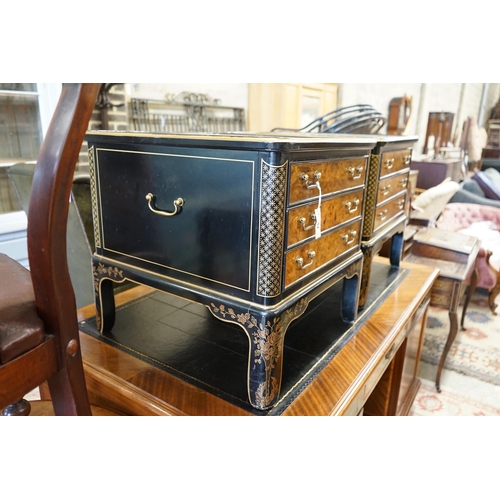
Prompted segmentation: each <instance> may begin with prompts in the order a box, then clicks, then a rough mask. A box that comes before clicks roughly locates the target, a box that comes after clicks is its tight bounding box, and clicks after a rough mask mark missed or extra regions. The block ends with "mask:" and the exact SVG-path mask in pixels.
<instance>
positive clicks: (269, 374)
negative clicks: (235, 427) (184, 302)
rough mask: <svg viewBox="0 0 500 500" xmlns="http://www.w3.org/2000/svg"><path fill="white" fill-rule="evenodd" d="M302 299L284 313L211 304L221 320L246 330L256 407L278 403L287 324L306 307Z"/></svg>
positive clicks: (252, 398) (250, 388)
mask: <svg viewBox="0 0 500 500" xmlns="http://www.w3.org/2000/svg"><path fill="white" fill-rule="evenodd" d="M307 304H308V301H307V299H306V298H302V299H301V300H299V301H298V302H296V303H295V304H294V305H292V306H291V307H290V308H288V309H286V310H285V311H283V312H282V313H281V314H276V313H273V312H269V313H262V312H257V311H255V310H252V309H251V308H250V309H248V310H241V311H239V310H238V309H236V308H234V307H231V306H228V305H215V304H214V303H211V304H210V305H209V306H207V307H208V309H209V310H210V312H211V313H212V314H213V315H214V316H215V317H216V318H218V319H221V320H222V321H226V322H229V323H234V324H236V325H238V326H240V327H241V328H243V330H244V331H245V333H246V334H247V336H248V342H249V346H250V349H249V360H248V378H247V388H248V397H249V400H250V403H251V404H252V406H253V407H254V408H257V409H259V410H265V409H267V408H271V407H272V406H274V405H275V404H276V403H277V402H278V398H279V394H280V389H281V375H282V368H283V349H284V343H285V333H286V331H287V329H288V325H289V324H290V323H291V322H292V321H293V320H294V319H296V318H298V317H299V316H301V315H302V314H303V313H304V312H305V310H306V309H307Z"/></svg>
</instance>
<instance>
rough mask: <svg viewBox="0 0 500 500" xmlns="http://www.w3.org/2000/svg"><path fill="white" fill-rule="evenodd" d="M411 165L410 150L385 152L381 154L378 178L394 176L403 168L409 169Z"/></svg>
mask: <svg viewBox="0 0 500 500" xmlns="http://www.w3.org/2000/svg"><path fill="white" fill-rule="evenodd" d="M410 163H411V149H405V150H402V151H387V152H386V153H383V154H382V158H381V162H380V178H383V177H385V176H386V175H391V174H394V173H395V172H399V171H400V170H403V169H405V168H409V167H410Z"/></svg>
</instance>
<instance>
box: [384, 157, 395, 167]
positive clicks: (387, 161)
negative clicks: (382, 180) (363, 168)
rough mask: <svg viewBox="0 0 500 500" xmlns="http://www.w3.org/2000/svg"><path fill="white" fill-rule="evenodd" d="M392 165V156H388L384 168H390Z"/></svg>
mask: <svg viewBox="0 0 500 500" xmlns="http://www.w3.org/2000/svg"><path fill="white" fill-rule="evenodd" d="M392 167H394V158H389V159H388V160H385V168H386V169H387V170H390V169H391V168H392Z"/></svg>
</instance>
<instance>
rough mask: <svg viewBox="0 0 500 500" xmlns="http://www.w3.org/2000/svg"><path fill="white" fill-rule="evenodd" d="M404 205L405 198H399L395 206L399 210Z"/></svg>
mask: <svg viewBox="0 0 500 500" xmlns="http://www.w3.org/2000/svg"><path fill="white" fill-rule="evenodd" d="M404 206H405V200H399V201H397V202H396V207H398V209H399V210H401V209H402V208H403V207H404Z"/></svg>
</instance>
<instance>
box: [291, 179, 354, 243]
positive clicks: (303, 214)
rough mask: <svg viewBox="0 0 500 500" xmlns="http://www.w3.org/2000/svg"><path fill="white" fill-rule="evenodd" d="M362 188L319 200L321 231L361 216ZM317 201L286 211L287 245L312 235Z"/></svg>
mask: <svg viewBox="0 0 500 500" xmlns="http://www.w3.org/2000/svg"><path fill="white" fill-rule="evenodd" d="M363 194H364V190H363V189H358V190H357V191H353V192H351V193H348V194H344V195H341V196H336V197H335V198H329V199H326V200H322V201H321V231H323V232H324V231H328V230H329V229H333V228H334V227H335V226H338V225H340V224H343V223H344V222H347V221H349V220H351V219H355V218H357V217H360V216H361V210H362V208H363ZM317 207H318V203H317V202H315V203H314V202H313V203H309V204H308V205H303V206H300V207H296V208H292V209H290V211H289V212H288V226H287V227H288V238H287V247H291V246H292V245H295V244H297V243H299V242H301V241H303V240H305V239H307V238H309V237H311V236H314V234H315V230H314V224H315V220H314V210H315V209H316V208H317Z"/></svg>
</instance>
